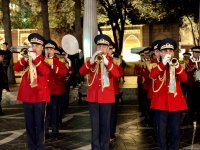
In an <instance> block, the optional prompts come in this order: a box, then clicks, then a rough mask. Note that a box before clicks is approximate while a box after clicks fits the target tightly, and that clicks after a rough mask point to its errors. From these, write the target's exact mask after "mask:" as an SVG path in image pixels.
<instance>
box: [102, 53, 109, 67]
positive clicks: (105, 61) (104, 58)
mask: <svg viewBox="0 0 200 150" xmlns="http://www.w3.org/2000/svg"><path fill="white" fill-rule="evenodd" d="M102 56H103V62H104V64H105V65H106V66H107V65H108V62H109V61H108V59H107V58H106V56H105V55H102Z"/></svg>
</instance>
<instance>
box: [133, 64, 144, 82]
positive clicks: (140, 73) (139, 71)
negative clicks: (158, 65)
mask: <svg viewBox="0 0 200 150" xmlns="http://www.w3.org/2000/svg"><path fill="white" fill-rule="evenodd" d="M144 72H145V62H144V61H139V62H138V63H137V64H135V67H134V74H135V75H136V76H137V84H144Z"/></svg>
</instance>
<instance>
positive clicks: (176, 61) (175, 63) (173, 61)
mask: <svg viewBox="0 0 200 150" xmlns="http://www.w3.org/2000/svg"><path fill="white" fill-rule="evenodd" d="M169 64H170V65H171V66H177V65H178V59H177V58H172V59H171V61H170V63H169Z"/></svg>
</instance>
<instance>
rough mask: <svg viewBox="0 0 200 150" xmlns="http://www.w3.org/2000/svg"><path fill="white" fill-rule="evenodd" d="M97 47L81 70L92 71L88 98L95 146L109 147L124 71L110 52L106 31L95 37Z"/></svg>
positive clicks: (103, 149) (90, 72)
mask: <svg viewBox="0 0 200 150" xmlns="http://www.w3.org/2000/svg"><path fill="white" fill-rule="evenodd" d="M94 41H95V43H96V44H97V51H96V52H95V53H94V54H93V56H92V57H91V58H90V60H88V61H86V63H85V64H84V65H83V66H82V67H81V68H80V74H81V75H86V74H89V82H88V92H87V101H88V104H89V111H90V119H91V128H92V142H91V146H92V149H93V150H95V149H98V150H108V149H109V140H110V114H111V105H112V103H115V90H114V83H113V81H114V78H119V77H120V74H119V71H118V68H117V66H116V65H115V64H114V63H113V59H112V57H110V56H109V55H108V51H109V46H110V44H111V42H112V41H111V39H110V37H109V36H107V35H105V34H100V35H97V36H96V37H95V39H94Z"/></svg>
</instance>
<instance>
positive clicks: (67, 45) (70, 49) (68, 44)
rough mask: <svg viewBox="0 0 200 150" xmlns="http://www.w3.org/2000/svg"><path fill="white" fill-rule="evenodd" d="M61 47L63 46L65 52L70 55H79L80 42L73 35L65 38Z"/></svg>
mask: <svg viewBox="0 0 200 150" xmlns="http://www.w3.org/2000/svg"><path fill="white" fill-rule="evenodd" d="M61 45H62V48H63V50H64V51H65V52H66V53H67V54H69V55H74V54H77V53H78V50H79V44H78V41H77V39H76V38H75V37H74V36H73V35H71V34H67V35H65V36H63V38H62V42H61Z"/></svg>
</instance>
